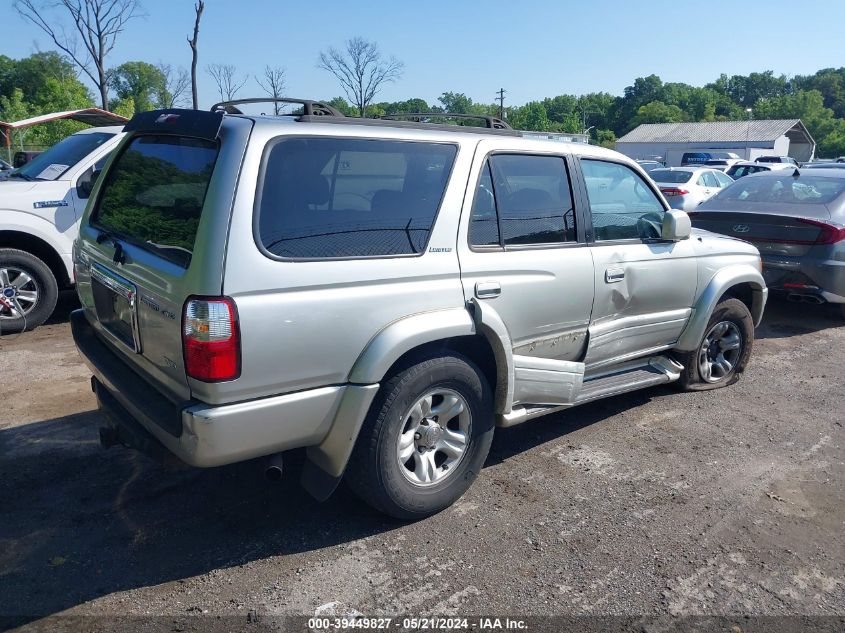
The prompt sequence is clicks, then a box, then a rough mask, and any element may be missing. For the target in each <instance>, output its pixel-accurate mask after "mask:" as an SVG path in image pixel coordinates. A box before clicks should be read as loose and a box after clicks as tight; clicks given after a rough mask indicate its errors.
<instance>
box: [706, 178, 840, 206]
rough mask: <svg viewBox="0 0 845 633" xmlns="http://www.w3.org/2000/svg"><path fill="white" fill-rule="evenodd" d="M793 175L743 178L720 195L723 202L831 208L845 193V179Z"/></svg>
mask: <svg viewBox="0 0 845 633" xmlns="http://www.w3.org/2000/svg"><path fill="white" fill-rule="evenodd" d="M790 172H791V170H787V173H788V174H789V175H787V176H785V177H781V178H774V177H768V176H759V177H755V178H743V179H742V180H738V181H737V182H735V183H733V184H732V185H731V186H730V187H726V188H725V189H723V190H722V191H721V193H719V200H720V201H725V200H738V201H741V202H749V203H755V202H760V203H772V202H775V203H787V204H827V203H828V202H831V201H832V200H834V199H835V198H837V197H839V196H840V195H841V194H842V193H843V192H845V178H825V177H821V176H803V175H802V176H801V177H800V178H793V177H792V175H791V173H790Z"/></svg>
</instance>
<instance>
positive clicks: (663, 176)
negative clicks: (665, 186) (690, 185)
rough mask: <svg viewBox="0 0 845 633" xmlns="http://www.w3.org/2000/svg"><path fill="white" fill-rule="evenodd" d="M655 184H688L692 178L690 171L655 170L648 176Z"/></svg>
mask: <svg viewBox="0 0 845 633" xmlns="http://www.w3.org/2000/svg"><path fill="white" fill-rule="evenodd" d="M649 175H650V176H651V177H652V179H653V180H654V181H655V182H671V183H682V182H689V180H690V178H692V172H691V171H679V170H675V169H655V170H654V171H653V172H651V173H650V174H649Z"/></svg>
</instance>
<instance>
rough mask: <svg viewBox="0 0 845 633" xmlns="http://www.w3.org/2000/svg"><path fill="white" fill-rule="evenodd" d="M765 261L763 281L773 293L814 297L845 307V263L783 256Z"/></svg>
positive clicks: (765, 259) (764, 257) (767, 256)
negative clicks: (841, 304)
mask: <svg viewBox="0 0 845 633" xmlns="http://www.w3.org/2000/svg"><path fill="white" fill-rule="evenodd" d="M762 259H763V278H764V279H765V280H766V285H767V286H768V287H769V289H770V290H771V291H772V292H777V293H798V294H813V295H817V296H819V297H821V298H822V299H824V300H825V301H827V302H830V303H845V261H838V260H835V259H818V258H815V257H811V256H805V257H788V256H783V255H763V256H762ZM801 286H805V287H801Z"/></svg>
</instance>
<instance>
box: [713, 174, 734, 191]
mask: <svg viewBox="0 0 845 633" xmlns="http://www.w3.org/2000/svg"><path fill="white" fill-rule="evenodd" d="M714 176H716V180H718V181H719V187H720V188H721V187H727V186H728V185H729V184H731V183H732V182H733V179H732V178H731V177H730V176H728V175H727V174H723V173H722V172H716V173H715V174H714Z"/></svg>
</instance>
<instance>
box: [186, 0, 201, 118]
mask: <svg viewBox="0 0 845 633" xmlns="http://www.w3.org/2000/svg"><path fill="white" fill-rule="evenodd" d="M204 10H205V2H203V0H197V3H196V4H195V5H194V12H195V13H196V18H195V19H194V37H193V39H191V38H188V46H190V47H191V96H192V97H193V106H194V110H199V107H200V106H199V99H198V98H197V38H198V37H199V34H200V19H202V12H203V11H204Z"/></svg>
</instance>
